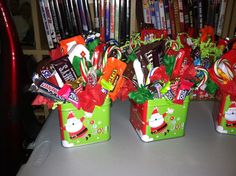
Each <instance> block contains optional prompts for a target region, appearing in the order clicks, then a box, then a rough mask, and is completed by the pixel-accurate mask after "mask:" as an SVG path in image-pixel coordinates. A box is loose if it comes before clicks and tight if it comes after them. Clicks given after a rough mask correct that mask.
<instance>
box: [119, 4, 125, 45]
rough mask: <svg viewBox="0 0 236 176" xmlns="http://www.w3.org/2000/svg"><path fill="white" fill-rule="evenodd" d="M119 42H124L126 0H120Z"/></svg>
mask: <svg viewBox="0 0 236 176" xmlns="http://www.w3.org/2000/svg"><path fill="white" fill-rule="evenodd" d="M120 19H121V20H120V40H119V42H120V44H121V45H123V44H124V43H125V36H126V20H125V19H126V0H120Z"/></svg>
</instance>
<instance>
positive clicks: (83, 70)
mask: <svg viewBox="0 0 236 176" xmlns="http://www.w3.org/2000/svg"><path fill="white" fill-rule="evenodd" d="M80 72H81V76H82V78H83V80H84V81H85V82H86V81H87V74H88V65H87V63H86V60H85V58H82V59H81V61H80Z"/></svg>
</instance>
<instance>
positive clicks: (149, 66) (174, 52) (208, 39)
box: [120, 26, 226, 142]
mask: <svg viewBox="0 0 236 176" xmlns="http://www.w3.org/2000/svg"><path fill="white" fill-rule="evenodd" d="M212 31H213V28H211V27H209V26H206V27H205V28H203V29H202V30H201V35H200V37H198V38H193V37H190V36H189V35H188V34H186V33H181V34H178V36H177V37H176V39H170V38H168V37H167V35H166V33H165V32H163V31H161V32H160V31H158V30H148V29H145V30H144V31H141V33H140V34H136V35H135V36H133V37H132V38H131V40H130V41H129V42H127V44H126V45H125V46H122V47H121V48H122V51H123V52H124V55H127V57H126V62H127V68H126V71H125V72H124V74H123V76H124V77H125V80H126V81H127V80H128V82H129V84H126V85H125V87H124V90H125V91H124V93H122V92H123V88H122V89H121V91H120V92H121V93H120V94H121V95H124V96H123V98H121V99H126V98H127V97H129V99H130V100H131V117H130V121H131V123H132V125H133V126H134V128H135V130H136V131H137V133H138V135H139V136H140V137H141V139H142V140H143V141H145V142H148V141H153V140H160V139H167V138H173V137H180V136H183V135H184V126H185V121H186V115H187V108H188V103H189V97H190V98H192V99H200V100H206V99H211V98H214V97H215V93H216V90H217V89H218V85H217V84H215V82H214V81H212V79H211V77H210V76H209V68H211V67H212V65H213V64H214V63H215V62H217V61H218V59H219V58H220V56H221V55H222V53H223V51H224V47H225V46H226V41H225V40H223V39H222V40H218V41H217V42H216V41H215V39H214V34H213V32H212ZM127 72H128V74H127ZM130 81H131V83H133V85H132V84H130ZM128 86H129V87H128ZM127 94H128V96H126V95H127Z"/></svg>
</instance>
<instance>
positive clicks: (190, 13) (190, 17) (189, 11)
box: [188, 0, 194, 28]
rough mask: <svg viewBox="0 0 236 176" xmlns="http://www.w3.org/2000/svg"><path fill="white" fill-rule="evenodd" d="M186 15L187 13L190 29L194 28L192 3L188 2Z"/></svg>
mask: <svg viewBox="0 0 236 176" xmlns="http://www.w3.org/2000/svg"><path fill="white" fill-rule="evenodd" d="M188 13H189V25H190V27H191V28H193V27H194V24H193V1H192V0H188Z"/></svg>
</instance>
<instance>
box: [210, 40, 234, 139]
mask: <svg viewBox="0 0 236 176" xmlns="http://www.w3.org/2000/svg"><path fill="white" fill-rule="evenodd" d="M235 41H236V40H235V39H232V40H231V41H229V44H228V45H227V46H229V47H228V48H227V49H226V52H225V53H224V54H223V55H222V56H221V57H220V58H219V59H218V60H217V61H216V62H215V63H214V65H213V66H212V67H211V68H210V69H209V73H210V76H211V78H212V80H213V81H214V82H215V83H216V84H217V85H218V87H219V91H218V92H217V96H216V98H217V100H218V101H215V108H214V109H213V116H214V118H215V121H216V130H217V131H218V132H220V133H225V134H236V77H235V75H236V72H235V66H236V59H235V57H236V43H235Z"/></svg>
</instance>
